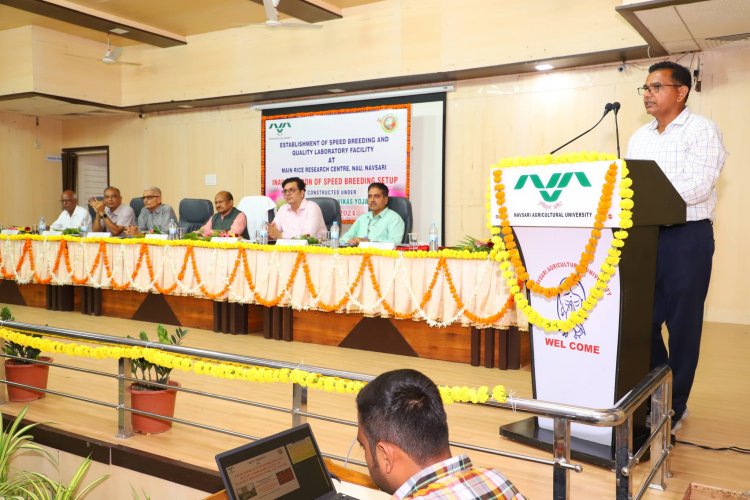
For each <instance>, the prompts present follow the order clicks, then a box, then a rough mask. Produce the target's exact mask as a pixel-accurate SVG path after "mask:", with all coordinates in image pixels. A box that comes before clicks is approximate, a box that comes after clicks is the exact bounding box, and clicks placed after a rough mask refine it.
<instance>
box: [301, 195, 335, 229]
mask: <svg viewBox="0 0 750 500" xmlns="http://www.w3.org/2000/svg"><path fill="white" fill-rule="evenodd" d="M307 199H308V200H309V201H314V202H315V203H317V204H318V206H319V207H320V211H321V212H323V220H324V221H325V223H326V229H329V230H330V229H331V225H332V224H333V222H334V221H336V222H337V223H338V225H339V228H341V205H339V200H337V199H336V198H326V197H323V196H320V197H314V198H307ZM339 230H340V229H339Z"/></svg>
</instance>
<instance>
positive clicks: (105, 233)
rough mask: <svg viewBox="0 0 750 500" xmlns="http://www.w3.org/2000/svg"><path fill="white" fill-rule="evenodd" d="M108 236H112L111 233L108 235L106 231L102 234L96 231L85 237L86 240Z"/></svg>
mask: <svg viewBox="0 0 750 500" xmlns="http://www.w3.org/2000/svg"><path fill="white" fill-rule="evenodd" d="M110 236H112V233H110V232H107V231H103V232H102V231H96V232H90V233H89V234H88V236H86V237H87V238H109V237H110Z"/></svg>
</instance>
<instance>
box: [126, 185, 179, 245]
mask: <svg viewBox="0 0 750 500" xmlns="http://www.w3.org/2000/svg"><path fill="white" fill-rule="evenodd" d="M170 219H174V221H175V222H177V216H176V215H175V213H174V210H172V207H170V206H169V205H167V204H165V203H162V202H161V189H159V188H158V187H156V186H153V187H150V188H146V189H145V190H144V191H143V209H142V210H141V213H140V214H138V226H137V227H136V226H130V227H128V228H127V229H126V230H125V233H126V234H127V235H128V236H136V235H139V234H143V233H148V232H151V231H159V232H160V233H161V234H167V233H168V232H169V221H170Z"/></svg>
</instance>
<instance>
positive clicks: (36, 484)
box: [0, 406, 109, 500]
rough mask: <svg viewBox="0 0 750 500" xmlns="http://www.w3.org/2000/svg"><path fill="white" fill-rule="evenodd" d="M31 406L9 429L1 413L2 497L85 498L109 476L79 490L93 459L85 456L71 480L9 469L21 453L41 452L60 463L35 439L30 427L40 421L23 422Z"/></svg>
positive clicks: (33, 498)
mask: <svg viewBox="0 0 750 500" xmlns="http://www.w3.org/2000/svg"><path fill="white" fill-rule="evenodd" d="M27 410H28V406H26V407H24V408H23V409H22V410H21V411H20V412H19V413H18V415H17V416H16V418H15V419H13V421H12V422H11V423H10V426H9V427H8V428H7V429H6V428H5V427H4V425H3V420H2V417H1V416H0V498H22V499H31V500H37V499H39V500H47V499H51V498H54V499H55V500H77V499H79V498H83V497H85V496H86V494H88V493H89V492H90V491H91V490H92V489H93V488H95V487H96V486H97V485H98V484H99V483H101V482H102V481H104V480H106V479H107V478H108V477H109V476H102V477H100V478H98V479H96V480H95V481H93V482H91V483H89V484H88V486H86V487H84V488H83V489H82V490H81V491H80V492H79V491H78V490H79V489H80V487H81V481H82V480H83V477H84V476H85V475H86V472H88V469H89V466H90V465H91V459H90V458H86V459H85V460H84V461H83V462H82V463H81V465H80V466H79V467H78V469H77V470H76V471H75V473H74V474H73V476H72V478H71V479H70V481H69V482H68V484H62V483H60V482H57V481H55V480H54V479H51V478H50V477H49V476H47V475H45V474H42V473H39V472H31V471H17V472H14V473H12V474H11V473H10V462H11V460H12V458H13V456H14V455H15V454H16V453H18V452H22V453H26V452H32V453H39V454H40V455H42V456H44V457H46V458H47V459H49V461H50V462H52V463H53V464H55V465H57V462H55V459H54V457H53V456H52V455H51V454H50V453H49V452H48V451H47V450H45V449H44V448H42V447H41V446H39V445H38V444H36V443H34V442H33V439H34V438H33V436H32V435H31V434H30V431H31V429H33V428H34V427H36V426H37V425H39V424H37V423H34V424H29V425H26V426H23V425H22V421H23V419H24V417H25V416H26V412H27Z"/></svg>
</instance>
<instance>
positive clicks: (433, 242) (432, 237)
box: [429, 222, 438, 251]
mask: <svg viewBox="0 0 750 500" xmlns="http://www.w3.org/2000/svg"><path fill="white" fill-rule="evenodd" d="M429 241H430V250H431V251H435V250H437V249H438V230H437V225H436V224H435V223H434V222H433V223H432V225H431V226H430V232H429Z"/></svg>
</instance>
